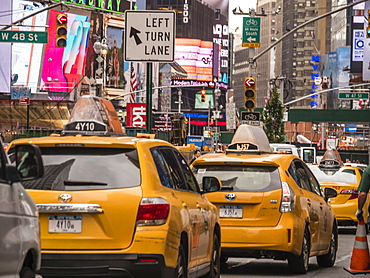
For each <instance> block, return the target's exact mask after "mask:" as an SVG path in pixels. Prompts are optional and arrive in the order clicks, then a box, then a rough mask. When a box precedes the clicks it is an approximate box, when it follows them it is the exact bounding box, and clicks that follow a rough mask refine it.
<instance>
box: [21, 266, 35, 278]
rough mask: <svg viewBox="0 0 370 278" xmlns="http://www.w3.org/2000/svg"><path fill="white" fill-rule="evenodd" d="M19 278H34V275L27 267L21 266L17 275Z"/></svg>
mask: <svg viewBox="0 0 370 278" xmlns="http://www.w3.org/2000/svg"><path fill="white" fill-rule="evenodd" d="M19 277H20V278H35V273H34V272H33V271H32V269H31V268H29V267H28V266H23V267H22V270H21V273H19Z"/></svg>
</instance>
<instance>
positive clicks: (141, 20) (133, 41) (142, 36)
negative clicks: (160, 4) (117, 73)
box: [124, 11, 176, 62]
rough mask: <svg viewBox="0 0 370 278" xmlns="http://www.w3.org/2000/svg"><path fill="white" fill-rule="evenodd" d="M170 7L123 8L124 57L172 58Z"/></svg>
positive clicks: (136, 58)
mask: <svg viewBox="0 0 370 278" xmlns="http://www.w3.org/2000/svg"><path fill="white" fill-rule="evenodd" d="M175 17H176V13H175V12H174V11H126V12H125V55H124V56H125V61H129V62H141V61H144V62H173V61H174V59H175V37H176V36H175V22H176V21H175V19H176V18H175Z"/></svg>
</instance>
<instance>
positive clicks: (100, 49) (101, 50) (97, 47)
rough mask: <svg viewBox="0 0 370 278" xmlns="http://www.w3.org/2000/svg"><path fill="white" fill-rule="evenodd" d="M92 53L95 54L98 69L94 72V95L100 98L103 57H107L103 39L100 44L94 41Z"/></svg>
mask: <svg viewBox="0 0 370 278" xmlns="http://www.w3.org/2000/svg"><path fill="white" fill-rule="evenodd" d="M94 51H95V53H96V54H97V58H96V61H97V62H98V68H97V69H96V70H95V84H96V93H95V95H96V96H98V97H102V96H103V90H104V83H105V82H104V80H105V70H104V66H105V65H104V61H105V59H104V56H105V55H107V53H108V46H107V44H106V40H105V39H103V40H102V42H100V41H96V42H95V43H94Z"/></svg>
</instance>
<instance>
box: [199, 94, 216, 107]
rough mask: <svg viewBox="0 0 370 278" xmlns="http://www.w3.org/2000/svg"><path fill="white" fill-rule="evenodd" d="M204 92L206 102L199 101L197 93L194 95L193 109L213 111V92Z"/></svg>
mask: <svg viewBox="0 0 370 278" xmlns="http://www.w3.org/2000/svg"><path fill="white" fill-rule="evenodd" d="M205 91H206V101H205V102H202V101H201V93H200V91H198V92H197V93H196V94H195V109H209V108H210V109H214V108H215V103H214V98H213V90H205Z"/></svg>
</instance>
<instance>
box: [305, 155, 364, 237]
mask: <svg viewBox="0 0 370 278" xmlns="http://www.w3.org/2000/svg"><path fill="white" fill-rule="evenodd" d="M310 169H311V171H312V172H313V173H314V175H315V176H316V178H317V180H318V181H319V183H320V185H321V187H322V188H328V187H331V188H334V189H335V190H336V191H337V193H338V195H337V197H335V198H332V199H331V206H332V207H333V210H334V212H335V214H336V216H337V220H338V225H339V226H356V225H357V218H356V216H355V213H356V211H357V200H358V191H357V188H358V186H359V184H360V181H361V177H362V174H363V169H362V168H361V167H358V166H352V165H344V163H343V161H342V159H341V157H340V154H339V152H338V150H336V149H331V150H327V151H326V152H325V154H324V156H323V158H322V159H321V161H320V163H319V164H318V165H310ZM369 206H370V201H369V198H368V199H367V200H366V203H365V206H364V208H367V209H364V219H365V225H366V229H367V230H368V229H369V227H368V220H369Z"/></svg>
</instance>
